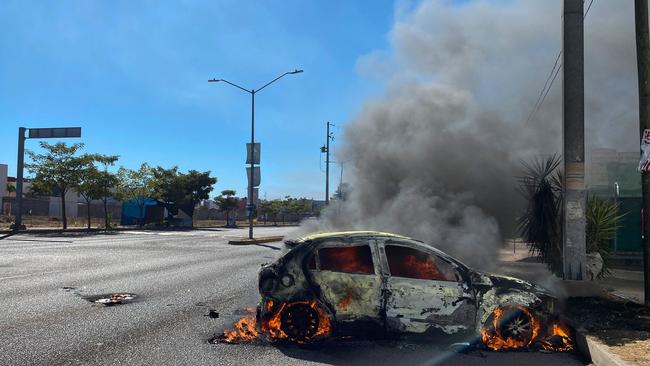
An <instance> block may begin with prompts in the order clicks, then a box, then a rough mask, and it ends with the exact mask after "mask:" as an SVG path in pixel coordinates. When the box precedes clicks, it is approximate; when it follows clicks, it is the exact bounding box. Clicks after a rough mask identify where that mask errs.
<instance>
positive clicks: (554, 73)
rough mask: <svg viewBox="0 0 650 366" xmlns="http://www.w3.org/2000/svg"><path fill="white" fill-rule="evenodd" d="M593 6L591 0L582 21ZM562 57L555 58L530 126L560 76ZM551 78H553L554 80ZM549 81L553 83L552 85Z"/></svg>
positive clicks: (532, 113) (538, 98) (532, 114)
mask: <svg viewBox="0 0 650 366" xmlns="http://www.w3.org/2000/svg"><path fill="white" fill-rule="evenodd" d="M582 2H583V4H584V3H585V1H584V0H583V1H582ZM593 4H594V0H591V1H590V2H589V5H588V6H587V11H585V14H584V15H583V17H582V19H586V18H587V14H589V10H591V6H592V5H593ZM561 56H562V50H560V52H558V54H557V57H556V58H555V63H554V64H553V68H552V69H551V72H550V73H549V74H548V77H547V78H546V82H545V83H544V86H543V87H542V90H541V91H540V92H539V95H538V96H537V101H536V102H535V105H534V106H533V108H532V109H531V112H530V113H529V114H528V118H526V124H528V122H530V121H533V120H534V119H535V115H536V114H537V112H538V111H539V110H540V108H542V105H543V104H544V101H545V100H546V96H547V95H548V93H549V92H550V90H551V88H552V87H553V83H554V82H555V79H556V78H557V75H558V74H559V72H560V69H561V68H562V64H561V63H560V64H559V66H558V62H559V60H560V57H561ZM556 66H557V70H556ZM551 76H553V78H552V79H551ZM549 80H550V81H551V82H550V83H549Z"/></svg>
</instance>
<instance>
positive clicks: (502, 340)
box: [481, 306, 540, 351]
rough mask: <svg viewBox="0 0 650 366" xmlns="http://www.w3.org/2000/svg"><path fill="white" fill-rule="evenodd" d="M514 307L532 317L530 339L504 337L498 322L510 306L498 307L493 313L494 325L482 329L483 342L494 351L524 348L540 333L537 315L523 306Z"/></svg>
mask: <svg viewBox="0 0 650 366" xmlns="http://www.w3.org/2000/svg"><path fill="white" fill-rule="evenodd" d="M513 307H515V308H517V309H519V310H521V311H522V312H523V313H524V314H526V315H527V316H528V318H529V319H530V326H531V331H532V335H531V338H530V340H529V341H527V342H526V341H522V340H517V339H514V338H510V337H504V336H503V335H502V334H501V332H500V330H499V326H498V324H499V322H500V321H501V317H502V316H503V314H504V313H505V309H508V308H496V309H495V310H494V313H493V314H492V318H493V319H492V326H491V327H489V328H490V329H488V328H486V327H483V329H481V340H482V341H483V344H484V345H485V346H486V347H488V348H489V349H491V350H493V351H505V350H513V349H517V348H522V347H528V346H530V344H531V343H532V342H533V341H534V340H535V339H536V338H537V336H538V335H539V330H540V324H539V321H538V320H537V318H536V317H535V316H533V314H532V313H531V312H530V310H528V309H527V308H525V307H522V306H513Z"/></svg>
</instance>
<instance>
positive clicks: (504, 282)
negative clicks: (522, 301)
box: [484, 273, 553, 297]
mask: <svg viewBox="0 0 650 366" xmlns="http://www.w3.org/2000/svg"><path fill="white" fill-rule="evenodd" d="M484 275H485V276H487V277H488V278H489V279H490V282H492V286H494V287H497V288H498V289H500V290H504V291H507V290H519V291H525V292H531V293H533V294H535V295H538V296H540V297H542V296H543V297H553V294H551V292H550V291H549V290H547V289H545V288H544V287H542V286H539V285H537V284H534V283H532V282H528V281H524V280H522V279H519V278H515V277H508V276H502V275H496V274H491V273H490V274H484Z"/></svg>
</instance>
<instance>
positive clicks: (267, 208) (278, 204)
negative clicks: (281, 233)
mask: <svg viewBox="0 0 650 366" xmlns="http://www.w3.org/2000/svg"><path fill="white" fill-rule="evenodd" d="M258 206H259V209H260V211H261V212H263V213H264V215H265V217H267V218H268V216H269V215H272V216H273V224H274V225H276V226H277V225H278V214H279V213H280V212H281V211H282V208H283V203H282V201H281V200H278V199H275V200H262V201H260V203H259V205H258ZM265 221H266V219H265Z"/></svg>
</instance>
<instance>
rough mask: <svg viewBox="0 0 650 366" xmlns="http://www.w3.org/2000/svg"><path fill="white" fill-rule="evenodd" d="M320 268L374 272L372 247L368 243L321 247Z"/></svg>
mask: <svg viewBox="0 0 650 366" xmlns="http://www.w3.org/2000/svg"><path fill="white" fill-rule="evenodd" d="M318 259H319V260H320V269H321V270H323V271H333V272H343V273H362V274H374V273H375V266H374V264H373V262H372V254H371V252H370V247H369V246H367V245H359V246H351V247H332V248H321V249H320V250H319V251H318Z"/></svg>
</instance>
